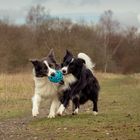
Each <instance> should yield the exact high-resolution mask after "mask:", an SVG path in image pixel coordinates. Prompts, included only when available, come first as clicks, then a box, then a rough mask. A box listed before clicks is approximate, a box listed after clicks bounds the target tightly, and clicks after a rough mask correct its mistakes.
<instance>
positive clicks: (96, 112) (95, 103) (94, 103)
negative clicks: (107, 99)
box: [93, 100, 98, 116]
mask: <svg viewBox="0 0 140 140" xmlns="http://www.w3.org/2000/svg"><path fill="white" fill-rule="evenodd" d="M97 114H98V106H97V100H93V115H95V116H96V115H97Z"/></svg>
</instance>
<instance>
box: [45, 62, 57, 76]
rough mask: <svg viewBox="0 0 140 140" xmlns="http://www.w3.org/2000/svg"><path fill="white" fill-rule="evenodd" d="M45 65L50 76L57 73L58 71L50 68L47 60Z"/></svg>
mask: <svg viewBox="0 0 140 140" xmlns="http://www.w3.org/2000/svg"><path fill="white" fill-rule="evenodd" d="M44 64H45V65H46V66H47V67H48V76H51V74H52V73H55V72H56V71H55V70H54V69H52V68H50V67H49V64H48V62H47V61H46V60H45V61H44Z"/></svg>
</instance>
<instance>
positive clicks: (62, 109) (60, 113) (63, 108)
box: [57, 104, 65, 116]
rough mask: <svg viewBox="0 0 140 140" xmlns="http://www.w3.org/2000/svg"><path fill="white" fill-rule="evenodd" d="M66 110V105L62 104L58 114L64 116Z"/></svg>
mask: <svg viewBox="0 0 140 140" xmlns="http://www.w3.org/2000/svg"><path fill="white" fill-rule="evenodd" d="M64 110H65V107H64V105H63V104H61V105H60V107H59V109H58V111H57V114H58V115H61V116H62V114H63V112H64Z"/></svg>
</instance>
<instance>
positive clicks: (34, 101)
mask: <svg viewBox="0 0 140 140" xmlns="http://www.w3.org/2000/svg"><path fill="white" fill-rule="evenodd" d="M40 102H41V97H40V96H39V95H37V94H35V95H34V96H33V98H32V105H33V107H32V115H33V117H36V116H37V115H38V114H39V106H40Z"/></svg>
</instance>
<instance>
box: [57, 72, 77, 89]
mask: <svg viewBox="0 0 140 140" xmlns="http://www.w3.org/2000/svg"><path fill="white" fill-rule="evenodd" d="M63 80H64V85H62V86H61V87H60V89H59V91H60V92H61V90H67V89H69V88H70V84H72V83H74V82H76V81H77V79H76V78H75V77H74V76H73V75H72V74H67V75H64V76H63Z"/></svg>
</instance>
